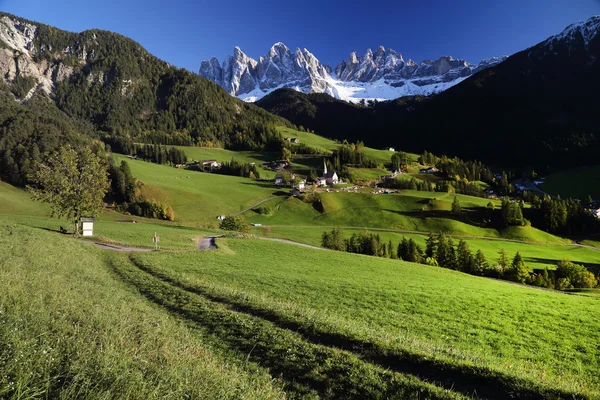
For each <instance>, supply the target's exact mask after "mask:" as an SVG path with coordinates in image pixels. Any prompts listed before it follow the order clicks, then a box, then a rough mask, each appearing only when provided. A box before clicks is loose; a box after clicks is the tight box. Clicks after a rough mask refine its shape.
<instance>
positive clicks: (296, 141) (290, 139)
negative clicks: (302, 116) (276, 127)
mask: <svg viewBox="0 0 600 400" xmlns="http://www.w3.org/2000/svg"><path fill="white" fill-rule="evenodd" d="M285 141H286V142H290V143H300V139H299V138H295V137H287V138H285Z"/></svg>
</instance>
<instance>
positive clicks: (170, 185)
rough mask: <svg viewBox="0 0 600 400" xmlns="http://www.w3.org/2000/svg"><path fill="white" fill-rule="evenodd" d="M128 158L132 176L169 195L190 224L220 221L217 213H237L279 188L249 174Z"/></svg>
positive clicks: (179, 216)
mask: <svg viewBox="0 0 600 400" xmlns="http://www.w3.org/2000/svg"><path fill="white" fill-rule="evenodd" d="M115 156H116V158H117V160H119V161H120V160H121V159H123V160H127V161H128V163H129V166H130V167H131V172H132V173H133V176H135V177H136V178H138V179H140V180H141V181H142V182H144V183H145V184H151V185H152V186H156V187H158V188H159V189H161V190H162V191H163V192H165V193H166V194H167V195H168V199H167V204H169V205H170V206H172V207H173V210H174V211H175V219H176V220H177V221H179V222H181V223H184V224H188V225H195V224H201V225H207V224H209V225H215V226H216V225H217V224H216V222H218V221H217V219H216V218H217V216H218V215H221V214H235V213H237V212H239V211H242V210H244V209H245V208H248V207H250V206H252V205H254V204H256V203H258V202H259V201H261V200H264V199H267V198H269V197H271V196H273V195H274V193H275V191H276V190H277V189H273V188H272V187H270V186H269V185H264V184H260V183H259V182H256V181H253V180H251V179H247V178H240V177H234V176H226V175H218V174H210V173H202V172H194V171H185V170H181V169H177V168H172V167H168V166H163V165H157V164H152V163H149V162H144V161H141V160H128V159H127V158H125V157H124V156H119V155H115Z"/></svg>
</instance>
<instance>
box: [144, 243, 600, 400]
mask: <svg viewBox="0 0 600 400" xmlns="http://www.w3.org/2000/svg"><path fill="white" fill-rule="evenodd" d="M219 244H220V245H221V249H220V250H219V251H216V252H209V253H201V254H197V253H194V254H192V253H172V254H167V253H162V254H137V255H135V256H133V261H134V264H135V265H137V266H138V267H139V268H140V269H141V270H143V271H145V272H147V273H149V274H151V275H152V276H154V277H155V278H157V279H159V280H161V281H162V282H163V283H164V284H170V285H173V286H176V287H179V288H180V289H183V290H184V291H186V292H187V293H193V294H199V295H202V296H203V297H204V298H209V299H211V300H212V301H217V302H220V303H222V304H226V305H228V306H229V307H232V308H233V309H237V310H243V311H244V312H245V313H246V314H247V315H251V316H253V317H254V318H255V319H259V320H263V321H264V320H268V321H270V322H271V323H273V324H275V325H276V326H279V327H280V328H287V329H294V330H295V331H297V332H299V333H300V334H302V336H303V337H304V338H305V340H309V341H315V342H317V343H320V344H322V345H331V346H334V347H336V348H339V349H342V350H344V351H347V352H350V353H352V354H356V355H358V356H359V357H360V358H361V359H363V360H367V361H369V362H370V363H373V364H377V365H380V366H383V367H385V368H387V369H388V370H390V371H395V372H399V373H409V374H411V375H414V376H417V377H419V378H420V379H424V380H427V381H428V382H432V383H435V384H436V385H440V386H442V387H445V388H447V389H450V388H452V390H453V391H455V392H460V393H462V394H464V395H469V396H472V395H474V394H475V393H477V396H479V398H481V397H483V398H497V399H500V398H509V397H511V396H517V397H527V398H558V397H562V398H566V397H572V396H576V397H588V398H597V397H598V396H600V378H599V376H598V374H597V370H598V368H599V367H600V365H598V362H599V359H598V357H597V343H598V341H599V340H600V321H599V320H598V318H597V314H598V312H599V311H600V303H598V298H595V297H590V296H579V295H565V294H562V293H557V292H550V291H544V290H539V289H535V288H530V287H525V286H521V285H515V284H511V283H506V282H501V281H495V280H490V279H485V278H477V277H472V276H468V275H465V274H462V273H458V272H455V271H450V270H444V269H440V268H435V267H427V266H423V265H416V264H410V263H404V262H400V261H393V260H385V259H377V258H372V257H369V258H365V256H359V255H351V254H344V253H339V252H331V251H325V250H322V251H317V250H312V249H306V248H302V247H298V246H292V245H288V244H283V243H270V242H265V241H262V240H239V239H236V240H234V239H229V240H220V241H219ZM274 260H277V261H274ZM254 326H255V330H256V331H255V333H254V335H258V336H259V337H260V336H261V329H260V325H254ZM223 334H224V335H225V336H226V337H227V335H228V333H227V332H224V333H223ZM229 334H231V333H229ZM233 335H237V333H235V332H233ZM228 340H233V338H232V339H228ZM261 340H262V339H259V340H258V343H259V344H258V346H259V347H260V346H262V342H261ZM278 340H279V339H278V338H276V339H275V340H274V343H275V344H274V345H273V349H272V351H273V353H278V352H279V351H280V350H279V349H278V346H279V344H278V343H279V342H278ZM248 346H250V344H248ZM292 348H294V346H292ZM262 351H263V350H260V352H261V356H262ZM292 354H293V355H292V357H293V358H296V359H297V363H299V364H300V365H304V363H306V362H307V361H306V357H304V356H303V355H302V354H301V353H299V352H298V351H294V350H292ZM271 356H272V354H271V355H269V353H268V352H266V353H265V354H264V357H267V358H270V357H271ZM310 358H311V359H314V357H313V356H311V357H310ZM324 368H325V370H327V368H328V365H327V364H326V365H324ZM371 377H372V375H371V374H368V375H367V376H365V377H364V379H365V382H369V381H370V379H371ZM361 379H363V378H361ZM424 397H427V396H424Z"/></svg>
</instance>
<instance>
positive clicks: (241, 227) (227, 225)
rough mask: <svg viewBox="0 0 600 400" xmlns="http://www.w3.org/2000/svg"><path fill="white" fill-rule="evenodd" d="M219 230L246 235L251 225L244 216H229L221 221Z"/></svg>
mask: <svg viewBox="0 0 600 400" xmlns="http://www.w3.org/2000/svg"><path fill="white" fill-rule="evenodd" d="M219 228H220V229H223V230H225V231H237V232H244V233H245V232H248V231H249V230H250V225H248V222H247V221H246V219H245V218H244V217H242V216H239V217H233V216H227V217H225V218H224V219H223V220H222V221H221V223H220V224H219Z"/></svg>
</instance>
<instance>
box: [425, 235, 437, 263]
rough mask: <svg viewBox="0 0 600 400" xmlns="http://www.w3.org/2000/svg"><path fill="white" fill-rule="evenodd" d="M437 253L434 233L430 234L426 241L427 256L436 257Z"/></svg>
mask: <svg viewBox="0 0 600 400" xmlns="http://www.w3.org/2000/svg"><path fill="white" fill-rule="evenodd" d="M436 252H437V240H436V238H435V236H434V235H433V233H430V234H429V236H428V237H427V240H426V241H425V256H427V257H435V255H436Z"/></svg>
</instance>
